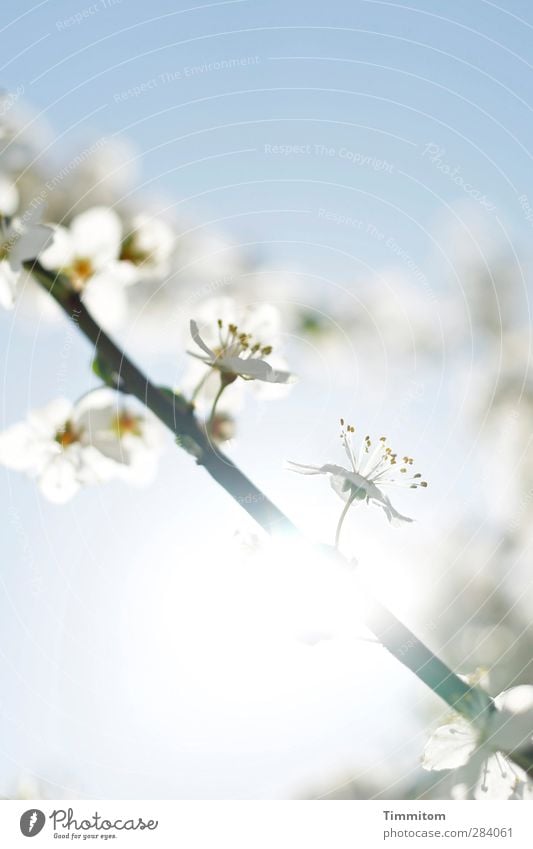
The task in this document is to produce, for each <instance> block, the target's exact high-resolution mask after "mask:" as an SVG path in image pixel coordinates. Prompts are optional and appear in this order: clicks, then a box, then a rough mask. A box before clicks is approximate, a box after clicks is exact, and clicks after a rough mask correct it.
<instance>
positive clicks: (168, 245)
mask: <svg viewBox="0 0 533 849" xmlns="http://www.w3.org/2000/svg"><path fill="white" fill-rule="evenodd" d="M175 241H176V239H175V235H174V231H173V230H172V228H171V227H170V226H169V225H168V224H167V223H166V222H165V221H162V220H161V219H158V218H152V217H150V216H148V215H137V216H135V218H133V220H132V223H131V228H130V232H129V233H127V234H126V236H125V238H124V239H123V241H122V247H121V252H120V259H121V260H122V261H123V262H128V263H130V264H131V265H132V266H133V267H134V269H135V270H136V272H137V276H138V278H139V279H141V278H144V277H146V276H150V275H156V276H159V277H162V276H164V275H165V274H166V273H167V272H168V270H169V267H170V259H171V256H172V251H173V249H174V245H175Z"/></svg>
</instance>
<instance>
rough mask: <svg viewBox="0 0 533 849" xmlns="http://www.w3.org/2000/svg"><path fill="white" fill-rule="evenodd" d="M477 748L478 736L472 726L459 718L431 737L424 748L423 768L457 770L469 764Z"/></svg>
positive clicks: (442, 727)
mask: <svg viewBox="0 0 533 849" xmlns="http://www.w3.org/2000/svg"><path fill="white" fill-rule="evenodd" d="M476 746H477V734H476V732H475V730H474V728H473V727H472V725H471V724H470V723H469V722H467V721H466V719H463V718H462V717H457V719H454V720H453V722H450V723H448V724H447V725H441V726H440V728H437V730H436V731H435V732H434V733H433V734H432V735H431V737H430V738H429V740H428V742H427V743H426V746H425V748H424V754H423V757H422V766H423V768H424V769H427V770H430V771H431V770H441V769H457V767H460V766H464V765H465V764H466V763H468V759H469V758H470V755H471V754H472V753H473V751H474V750H475V748H476Z"/></svg>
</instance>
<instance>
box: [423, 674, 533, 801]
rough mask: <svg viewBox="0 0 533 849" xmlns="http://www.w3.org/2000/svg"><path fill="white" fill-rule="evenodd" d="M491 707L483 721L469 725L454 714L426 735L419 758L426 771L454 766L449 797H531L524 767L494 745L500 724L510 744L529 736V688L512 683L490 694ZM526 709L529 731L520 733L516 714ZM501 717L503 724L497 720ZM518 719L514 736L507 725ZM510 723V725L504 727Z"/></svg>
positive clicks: (532, 736)
mask: <svg viewBox="0 0 533 849" xmlns="http://www.w3.org/2000/svg"><path fill="white" fill-rule="evenodd" d="M494 705H495V708H496V711H495V712H494V714H493V715H490V714H489V715H488V716H487V718H486V720H485V722H484V725H483V726H481V727H474V725H472V724H471V723H470V722H468V721H467V720H466V719H464V718H463V717H462V716H460V715H459V714H454V715H452V716H451V717H450V719H449V721H448V722H447V723H446V724H445V725H442V726H440V727H439V728H437V730H436V731H435V732H434V734H432V736H431V737H430V739H429V740H428V742H427V743H426V747H425V749H424V755H423V759H422V766H423V767H424V769H426V770H445V769H446V770H453V769H456V770H457V783H456V784H455V786H454V790H453V791H452V795H453V796H454V798H472V797H473V798H474V799H510V798H511V797H513V798H523V799H525V798H533V785H532V784H531V782H530V780H529V778H528V776H527V774H526V772H524V770H523V769H521V768H520V767H519V766H517V765H516V764H515V763H514V761H512V760H511V759H510V758H509V757H507V756H506V755H505V754H504V753H503V752H502V751H501V749H500V747H501V745H502V728H503V729H504V736H505V740H506V742H507V740H508V739H512V740H513V743H512V745H511V746H510V748H511V749H514V748H517V747H518V746H519V745H523V744H524V743H526V742H528V741H529V742H531V740H533V725H532V724H531V716H532V714H531V711H532V710H533V687H532V686H527V685H522V686H519V687H512V688H511V689H509V690H505V691H504V692H502V693H500V695H499V696H496V698H495V699H494ZM525 713H527V715H528V728H529V732H526V733H524V730H523V724H522V723H520V721H519V720H520V715H521V714H525ZM502 718H503V720H504V721H503V723H502V721H501V720H502ZM516 721H518V727H519V729H520V730H519V737H518V739H516V738H515V737H513V729H512V725H513V723H514V722H516ZM509 726H510V727H509Z"/></svg>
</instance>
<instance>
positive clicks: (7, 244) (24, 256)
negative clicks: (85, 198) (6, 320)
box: [0, 215, 52, 309]
mask: <svg viewBox="0 0 533 849" xmlns="http://www.w3.org/2000/svg"><path fill="white" fill-rule="evenodd" d="M51 238H52V229H51V228H50V227H44V226H43V225H41V224H38V223H32V222H31V221H27V222H24V221H23V220H22V219H20V218H11V219H9V218H4V217H3V216H1V215H0V306H3V307H4V308H5V309H10V308H11V307H12V306H13V304H14V302H15V296H16V288H17V283H18V282H19V279H20V276H21V272H22V263H23V262H25V261H26V260H30V259H35V258H36V257H37V256H38V255H39V254H40V253H41V251H43V250H44V248H45V246H46V245H47V244H48V242H49V241H50V239H51Z"/></svg>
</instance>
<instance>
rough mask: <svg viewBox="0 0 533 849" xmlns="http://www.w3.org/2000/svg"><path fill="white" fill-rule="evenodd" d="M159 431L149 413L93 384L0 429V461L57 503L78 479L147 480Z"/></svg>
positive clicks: (75, 486) (89, 481)
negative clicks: (92, 388)
mask: <svg viewBox="0 0 533 849" xmlns="http://www.w3.org/2000/svg"><path fill="white" fill-rule="evenodd" d="M160 433H161V426H160V425H159V423H158V422H157V420H156V419H155V418H154V417H153V416H152V414H151V413H149V412H146V411H143V413H142V414H138V413H135V412H133V411H132V410H131V407H130V406H129V405H126V404H125V403H124V402H123V401H122V399H121V397H120V396H118V395H117V393H115V392H113V391H112V390H110V389H97V390H95V391H93V392H89V393H88V394H87V395H84V396H83V397H82V398H81V399H80V400H79V401H78V402H77V403H76V404H74V405H73V404H71V402H70V401H68V400H66V399H63V398H60V399H58V400H56V401H53V402H51V403H50V404H47V406H46V407H43V408H42V409H40V410H35V411H33V412H31V413H30V415H29V416H28V418H27V420H26V421H25V422H21V423H20V424H16V425H13V426H12V427H10V428H8V429H7V430H6V431H4V432H3V433H1V434H0V463H2V464H3V465H4V466H7V467H8V468H11V469H16V470H18V471H22V472H25V473H26V474H27V475H29V476H30V477H32V478H36V479H37V482H38V485H39V488H40V490H41V492H42V493H43V495H44V496H45V497H46V498H48V499H49V500H50V501H54V502H56V503H63V502H65V501H68V500H69V499H70V498H72V496H73V495H75V493H76V492H77V491H78V489H79V488H80V487H81V486H83V485H87V484H95V483H99V482H103V481H107V480H110V479H112V478H122V479H124V480H127V481H129V482H132V483H141V482H145V481H147V480H148V479H149V478H150V476H151V474H152V473H153V471H154V470H155V465H156V462H157V457H158V454H159V451H160V443H161V436H160Z"/></svg>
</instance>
